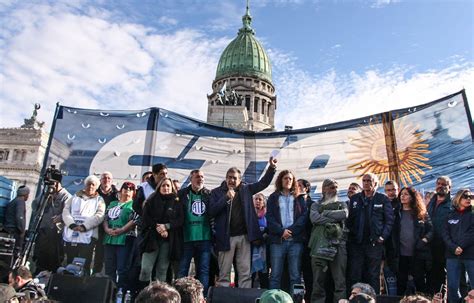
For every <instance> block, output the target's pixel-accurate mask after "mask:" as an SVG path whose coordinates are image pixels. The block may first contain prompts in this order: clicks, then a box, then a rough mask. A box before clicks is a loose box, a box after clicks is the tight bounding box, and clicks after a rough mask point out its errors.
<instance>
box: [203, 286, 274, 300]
mask: <svg viewBox="0 0 474 303" xmlns="http://www.w3.org/2000/svg"><path fill="white" fill-rule="evenodd" d="M264 291H266V289H259V288H231V287H214V286H212V287H210V288H209V291H208V293H207V302H208V303H229V302H239V303H255V299H257V298H260V296H261V295H262V293H263V292H264Z"/></svg>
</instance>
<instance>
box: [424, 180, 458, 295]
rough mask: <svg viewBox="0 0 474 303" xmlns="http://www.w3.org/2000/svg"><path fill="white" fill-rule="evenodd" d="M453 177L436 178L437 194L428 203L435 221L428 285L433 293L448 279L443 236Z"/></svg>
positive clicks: (450, 204)
mask: <svg viewBox="0 0 474 303" xmlns="http://www.w3.org/2000/svg"><path fill="white" fill-rule="evenodd" d="M451 186H452V183H451V179H450V178H449V177H448V176H441V177H438V179H436V190H435V192H436V193H435V194H434V195H433V197H432V198H431V200H430V202H429V203H428V207H427V208H428V214H429V215H430V218H431V221H432V222H433V231H434V235H433V240H432V241H431V255H432V257H433V260H432V262H433V263H432V268H431V271H430V272H429V273H428V287H429V288H430V291H431V293H432V294H433V293H436V292H438V291H439V290H440V288H441V285H442V284H443V283H444V282H445V279H446V272H445V268H446V257H445V255H444V252H445V245H444V242H443V238H442V236H441V234H442V229H443V228H444V224H445V221H446V218H447V216H448V213H449V211H450V210H451V207H452V202H451V195H450V192H451Z"/></svg>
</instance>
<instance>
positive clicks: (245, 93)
mask: <svg viewBox="0 0 474 303" xmlns="http://www.w3.org/2000/svg"><path fill="white" fill-rule="evenodd" d="M251 22H252V17H251V16H250V12H249V7H248V6H247V9H246V13H245V15H244V16H243V17H242V23H243V26H242V28H241V29H240V30H239V32H238V34H237V37H236V38H235V39H234V40H232V42H230V43H229V45H228V46H227V47H226V48H225V50H224V52H223V53H222V55H221V57H220V59H219V64H218V65H217V71H216V78H215V79H214V81H213V82H212V93H211V94H210V95H208V96H207V99H208V111H207V122H208V123H211V124H214V125H219V126H225V127H230V128H234V129H238V130H252V131H263V130H273V129H274V127H275V110H276V95H275V87H274V86H273V83H272V68H271V64H270V60H269V58H268V55H267V53H266V52H265V49H264V48H263V47H262V44H261V43H260V42H259V41H258V40H257V38H256V37H255V31H254V30H253V29H252V27H251Z"/></svg>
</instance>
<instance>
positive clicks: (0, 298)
mask: <svg viewBox="0 0 474 303" xmlns="http://www.w3.org/2000/svg"><path fill="white" fill-rule="evenodd" d="M15 296H16V291H15V289H14V288H13V287H11V286H10V285H8V284H5V283H0V302H6V301H8V300H10V299H11V298H14V297H15Z"/></svg>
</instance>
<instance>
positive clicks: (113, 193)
mask: <svg viewBox="0 0 474 303" xmlns="http://www.w3.org/2000/svg"><path fill="white" fill-rule="evenodd" d="M97 192H98V193H99V195H100V196H101V197H102V199H104V202H105V208H106V209H107V207H108V206H109V204H110V202H113V201H118V199H119V198H118V193H119V191H118V189H117V187H115V185H113V184H112V189H111V190H110V191H109V192H108V193H104V192H103V191H102V188H101V187H100V186H99V188H98V189H97Z"/></svg>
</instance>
